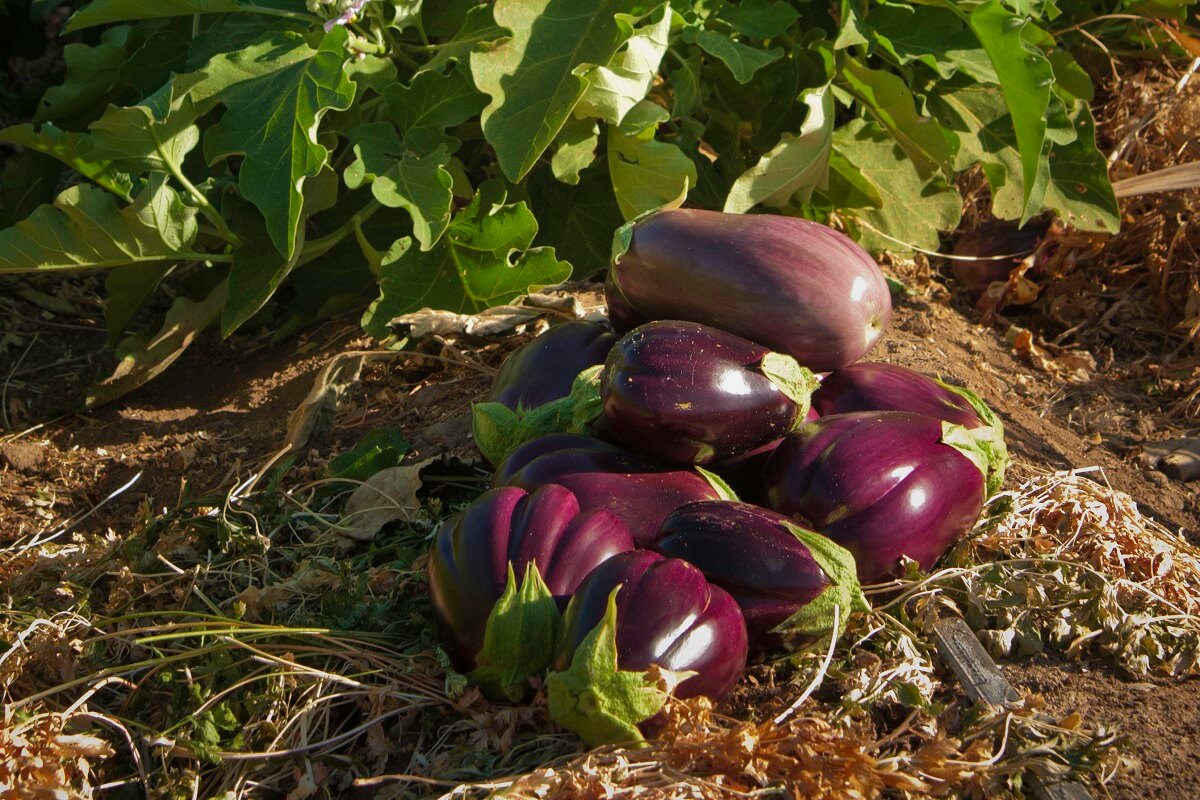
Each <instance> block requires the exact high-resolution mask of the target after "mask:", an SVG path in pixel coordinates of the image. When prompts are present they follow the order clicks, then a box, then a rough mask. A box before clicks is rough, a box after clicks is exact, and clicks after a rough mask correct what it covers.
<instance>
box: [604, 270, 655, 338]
mask: <svg viewBox="0 0 1200 800" xmlns="http://www.w3.org/2000/svg"><path fill="white" fill-rule="evenodd" d="M604 303H605V305H607V306H608V324H609V325H612V327H613V330H614V331H616V332H617V333H619V334H621V333H628V332H629V331H631V330H633V329H634V328H636V327H637V326H638V325H645V324H646V323H647V322H649V321H650V320H648V319H646V318H645V317H643V316H642V315H641V314H639V313H637V312H636V311H634V310H633V306H631V305H629V301H628V300H627V299H625V295H623V294H621V290H620V289H618V288H617V284H616V283H614V282H613V277H612V270H609V273H608V278H607V279H606V280H605V281H604Z"/></svg>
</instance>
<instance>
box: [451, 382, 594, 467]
mask: <svg viewBox="0 0 1200 800" xmlns="http://www.w3.org/2000/svg"><path fill="white" fill-rule="evenodd" d="M603 368H604V367H603V365H597V366H594V367H589V368H587V369H585V370H583V371H582V372H580V373H579V375H577V376H576V377H575V380H574V381H573V382H572V384H571V393H570V394H569V395H567V396H566V397H561V398H559V399H558V400H551V401H550V402H549V403H543V404H542V405H540V406H537V407H535V408H528V409H526V408H518V409H517V410H515V411H514V410H512V409H510V408H508V407H507V406H505V405H502V404H500V403H473V404H472V405H471V428H472V431H473V433H474V437H475V445H476V446H477V447H478V448H479V452H480V453H483V457H484V458H486V459H487V460H488V462H489V463H491V464H495V465H499V464H500V463H501V462H502V461H504V459H505V458H507V457H508V455H509V453H511V452H512V451H513V450H516V449H517V448H518V447H520V446H521V445H523V444H524V443H525V442H528V441H530V440H532V439H537V438H539V437H541V436H548V435H549V434H552V433H587V432H588V431H589V430H590V428H591V425H592V423H593V422H595V421H596V419H597V418H599V416H600V414H601V411H602V408H601V406H602V402H601V400H600V371H601V370H602V369H603Z"/></svg>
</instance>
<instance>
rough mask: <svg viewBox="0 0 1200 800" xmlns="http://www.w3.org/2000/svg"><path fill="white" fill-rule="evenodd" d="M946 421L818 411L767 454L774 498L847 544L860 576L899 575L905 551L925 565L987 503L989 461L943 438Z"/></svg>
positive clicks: (777, 505) (866, 579)
mask: <svg viewBox="0 0 1200 800" xmlns="http://www.w3.org/2000/svg"><path fill="white" fill-rule="evenodd" d="M948 425H950V423H947V422H945V421H943V420H938V419H934V418H933V417H928V416H924V415H921V414H912V413H909V412H904V411H865V412H857V413H851V414H836V415H833V416H828V417H821V419H819V420H817V421H816V422H812V423H809V424H807V425H804V426H802V427H801V428H800V429H798V430H797V431H796V432H794V433H791V434H789V435H788V436H787V437H785V438H784V440H783V443H782V444H780V445H779V447H778V449H776V451H775V453H774V455H773V456H772V457H771V460H770V462H769V463H768V464H767V469H766V485H767V497H768V500H769V504H770V506H771V508H773V509H774V510H775V511H778V512H779V513H781V514H786V515H787V516H789V517H793V518H795V519H797V520H799V521H801V522H802V523H804V524H806V525H807V526H808V527H811V528H812V529H813V530H815V531H817V532H819V533H821V534H823V535H825V536H827V537H829V538H830V539H832V540H833V541H835V542H837V543H838V544H840V545H842V546H843V547H845V548H846V549H848V550H849V551H850V552H851V553H852V554H853V555H854V559H855V562H856V564H857V567H858V577H859V580H860V581H862V582H863V583H871V582H875V581H879V580H881V579H885V578H888V577H892V576H894V575H895V574H896V573H897V571H898V569H899V566H900V559H901V556H907V557H908V558H911V559H913V560H915V561H916V562H918V564H919V565H920V566H921V568H922V569H926V570H927V569H929V568H931V567H932V566H933V565H934V563H935V562H936V561H937V560H938V558H940V557H941V555H942V553H944V552H945V551H946V549H947V548H948V547H949V546H950V545H951V544H953V543H954V542H955V541H956V540H957V539H958V538H960V537H961V536H963V535H964V534H965V533H967V531H969V530H970V529H971V527H972V526H973V525H974V524H975V521H976V520H977V519H978V518H979V513H980V511H981V510H982V509H983V501H984V469H985V467H984V466H983V465H982V464H979V463H977V462H976V461H974V460H972V459H971V458H969V457H968V456H967V455H964V453H963V452H962V451H960V450H959V449H958V448H957V447H954V446H951V445H949V444H946V443H944V442H943V432H944V429H945V427H946V426H948ZM962 430H964V429H962V428H961V427H959V428H958V431H960V432H961V431H962Z"/></svg>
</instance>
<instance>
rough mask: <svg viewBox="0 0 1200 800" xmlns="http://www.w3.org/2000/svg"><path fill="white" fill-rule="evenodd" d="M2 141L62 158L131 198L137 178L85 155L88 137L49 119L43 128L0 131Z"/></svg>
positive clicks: (12, 128)
mask: <svg viewBox="0 0 1200 800" xmlns="http://www.w3.org/2000/svg"><path fill="white" fill-rule="evenodd" d="M0 144H15V145H20V146H21V147H25V148H28V149H30V150H34V151H36V152H38V153H44V154H46V155H48V156H51V157H53V158H56V159H58V160H59V161H61V162H62V163H64V164H66V165H67V166H68V167H70V168H71V169H73V170H75V171H76V172H78V173H79V174H80V175H82V176H83V177H85V178H87V179H88V180H90V181H92V182H93V183H96V184H97V185H99V186H102V187H104V188H105V189H107V190H108V191H110V192H112V193H113V194H115V195H116V196H117V197H120V198H121V199H122V200H129V199H131V195H132V192H133V181H132V180H131V179H130V177H129V176H128V175H126V174H125V173H123V172H120V171H119V170H117V168H116V167H114V166H113V164H112V163H111V162H108V161H97V160H94V159H93V158H92V157H91V156H90V155H85V154H84V150H85V148H86V147H87V146H88V142H87V138H86V137H85V136H83V135H82V134H78V133H67V132H66V131H63V130H62V129H61V128H57V127H55V126H54V124H53V123H49V122H47V123H46V124H45V125H42V126H41V127H40V128H34V127H33V126H32V125H28V124H26V125H13V126H12V127H11V128H5V129H4V130H2V131H0Z"/></svg>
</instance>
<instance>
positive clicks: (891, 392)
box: [812, 361, 984, 428]
mask: <svg viewBox="0 0 1200 800" xmlns="http://www.w3.org/2000/svg"><path fill="white" fill-rule="evenodd" d="M812 402H813V408H815V409H816V410H817V412H818V413H819V414H820V415H821V416H823V417H827V416H830V415H832V414H845V413H848V412H853V411H911V412H913V413H914V414H925V415H926V416H930V417H935V418H937V419H944V420H946V421H947V422H953V423H955V424H956V425H962V426H963V427H964V428H978V427H979V426H981V425H983V424H984V423H983V421H982V420H980V419H979V415H978V414H977V413H976V412H975V409H973V408H972V407H971V404H970V403H969V402H968V401H967V399H966V398H965V397H963V396H962V395H960V394H957V393H955V392H952V391H950V390H949V389H947V388H946V387H944V386H942V385H941V384H939V383H938V382H937V381H935V380H934V379H933V378H931V377H929V376H928V375H924V374H922V373H920V372H917V371H916V370H912V369H909V368H908V367H902V366H899V365H898V364H885V363H882V362H871V361H860V362H859V363H857V364H851V365H850V366H848V367H843V368H842V369H839V370H837V371H836V372H832V373H830V374H829V375H828V376H827V377H826V378H825V379H824V380H823V381H821V388H819V389H817V391H815V392H814V393H813V399H812Z"/></svg>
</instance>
